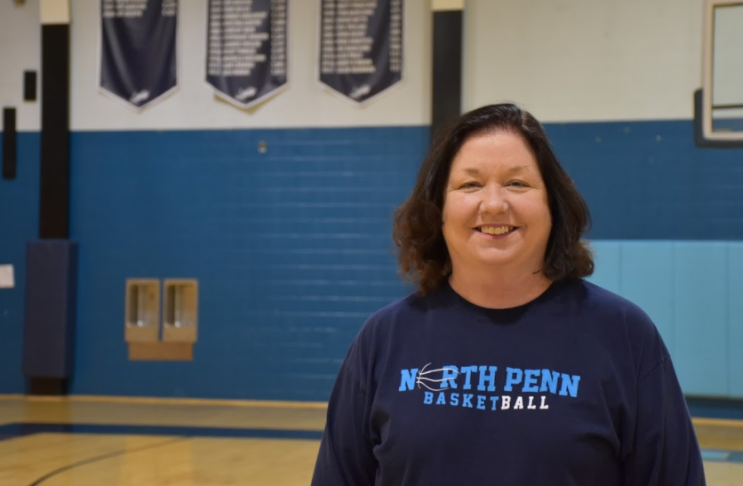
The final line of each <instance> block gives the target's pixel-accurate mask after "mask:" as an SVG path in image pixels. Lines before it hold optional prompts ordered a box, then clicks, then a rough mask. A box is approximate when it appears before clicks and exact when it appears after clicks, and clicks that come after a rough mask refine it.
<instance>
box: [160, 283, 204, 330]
mask: <svg viewBox="0 0 743 486" xmlns="http://www.w3.org/2000/svg"><path fill="white" fill-rule="evenodd" d="M163 291H164V292H165V295H164V303H163V337H162V340H163V341H171V342H182V343H195V342H196V337H197V334H198V322H199V318H198V311H199V309H198V308H199V305H198V302H199V284H198V281H197V280H175V279H167V280H165V284H164V289H163Z"/></svg>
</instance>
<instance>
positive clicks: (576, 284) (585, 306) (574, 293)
mask: <svg viewBox="0 0 743 486" xmlns="http://www.w3.org/2000/svg"><path fill="white" fill-rule="evenodd" d="M566 291H567V293H569V294H570V295H571V297H572V299H573V300H574V302H575V303H576V304H577V305H579V306H580V308H581V309H582V310H584V311H587V312H591V313H595V314H598V315H600V316H601V317H605V318H610V319H609V320H613V319H611V318H612V317H614V318H621V319H622V320H623V321H626V322H628V323H632V324H637V325H639V326H647V325H651V326H652V320H651V319H650V317H649V316H648V314H647V313H646V312H645V311H644V310H643V309H642V308H641V307H640V306H639V305H637V304H636V303H635V302H632V301H631V300H629V299H628V298H626V297H623V296H621V295H619V294H617V293H615V292H612V291H610V290H608V289H606V288H604V287H601V286H599V285H596V284H594V283H591V282H589V281H587V280H583V279H575V280H573V281H571V282H569V283H568V284H567V289H566Z"/></svg>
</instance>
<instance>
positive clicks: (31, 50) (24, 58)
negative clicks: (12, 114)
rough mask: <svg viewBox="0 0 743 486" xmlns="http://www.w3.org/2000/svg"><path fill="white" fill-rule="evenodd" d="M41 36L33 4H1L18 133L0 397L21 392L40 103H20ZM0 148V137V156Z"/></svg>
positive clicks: (4, 239)
mask: <svg viewBox="0 0 743 486" xmlns="http://www.w3.org/2000/svg"><path fill="white" fill-rule="evenodd" d="M40 33H41V26H40V25H39V6H38V3H37V2H28V3H27V5H26V6H23V7H17V6H15V4H14V2H0V107H2V108H5V107H15V108H16V127H17V130H19V133H18V136H17V139H16V143H17V151H18V152H17V178H16V179H15V180H5V179H2V178H0V265H3V264H11V265H13V266H14V269H15V272H14V273H15V288H13V289H0V393H20V392H22V391H23V376H22V375H21V343H22V339H23V288H24V285H25V275H24V270H25V266H26V265H25V258H26V241H28V240H29V239H32V238H35V237H36V236H37V234H38V214H39V128H40V124H41V119H40V114H41V111H40V103H39V102H24V101H23V71H25V70H34V71H37V72H38V70H39V66H40V64H41V58H40V56H39V49H40V45H41V41H40ZM0 123H1V122H0ZM0 128H1V127H0ZM2 145H3V141H2V137H0V154H1V153H2Z"/></svg>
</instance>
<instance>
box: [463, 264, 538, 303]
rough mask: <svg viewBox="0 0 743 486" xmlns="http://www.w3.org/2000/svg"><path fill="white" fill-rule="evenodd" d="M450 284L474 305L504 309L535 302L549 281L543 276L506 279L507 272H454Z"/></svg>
mask: <svg viewBox="0 0 743 486" xmlns="http://www.w3.org/2000/svg"><path fill="white" fill-rule="evenodd" d="M449 284H450V285H451V287H452V289H454V291H455V292H456V293H458V294H459V295H460V296H462V297H463V298H464V299H465V300H467V301H469V302H472V303H473V304H475V305H479V306H480V307H486V308H488V309H507V308H509V307H517V306H520V305H523V304H527V303H529V302H531V301H532V300H534V299H536V298H537V297H539V296H540V295H542V294H543V293H544V291H545V290H547V289H548V288H549V286H550V285H551V284H552V281H551V280H550V279H548V278H547V277H546V276H545V275H544V274H543V273H542V272H536V273H526V274H524V273H523V272H521V273H520V274H518V275H508V274H507V273H506V272H497V273H493V272H492V271H491V272H480V273H477V274H472V273H469V272H468V273H465V272H456V271H453V272H452V274H451V276H450V277H449Z"/></svg>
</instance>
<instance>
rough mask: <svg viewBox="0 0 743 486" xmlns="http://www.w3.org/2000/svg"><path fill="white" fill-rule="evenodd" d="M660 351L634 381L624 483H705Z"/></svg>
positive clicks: (683, 403) (687, 419)
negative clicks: (634, 412)
mask: <svg viewBox="0 0 743 486" xmlns="http://www.w3.org/2000/svg"><path fill="white" fill-rule="evenodd" d="M660 347H661V348H663V356H662V358H661V360H660V362H658V363H657V364H656V365H654V366H653V367H652V368H650V369H648V370H647V371H645V373H644V374H643V375H641V376H640V377H639V378H638V383H637V416H636V421H635V427H634V434H633V435H634V438H633V441H632V449H631V452H630V453H629V455H628V456H627V457H626V458H625V461H624V477H625V482H624V484H625V486H704V485H705V479H704V470H703V465H702V458H701V454H700V451H699V445H698V443H697V438H696V435H695V433H694V428H693V426H692V422H691V418H690V415H689V411H688V408H687V406H686V401H685V400H684V396H683V393H682V391H681V387H680V386H679V383H678V379H677V377H676V372H675V370H674V367H673V363H672V361H671V358H670V357H669V356H668V353H667V351H665V346H663V344H662V342H661V343H660Z"/></svg>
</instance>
